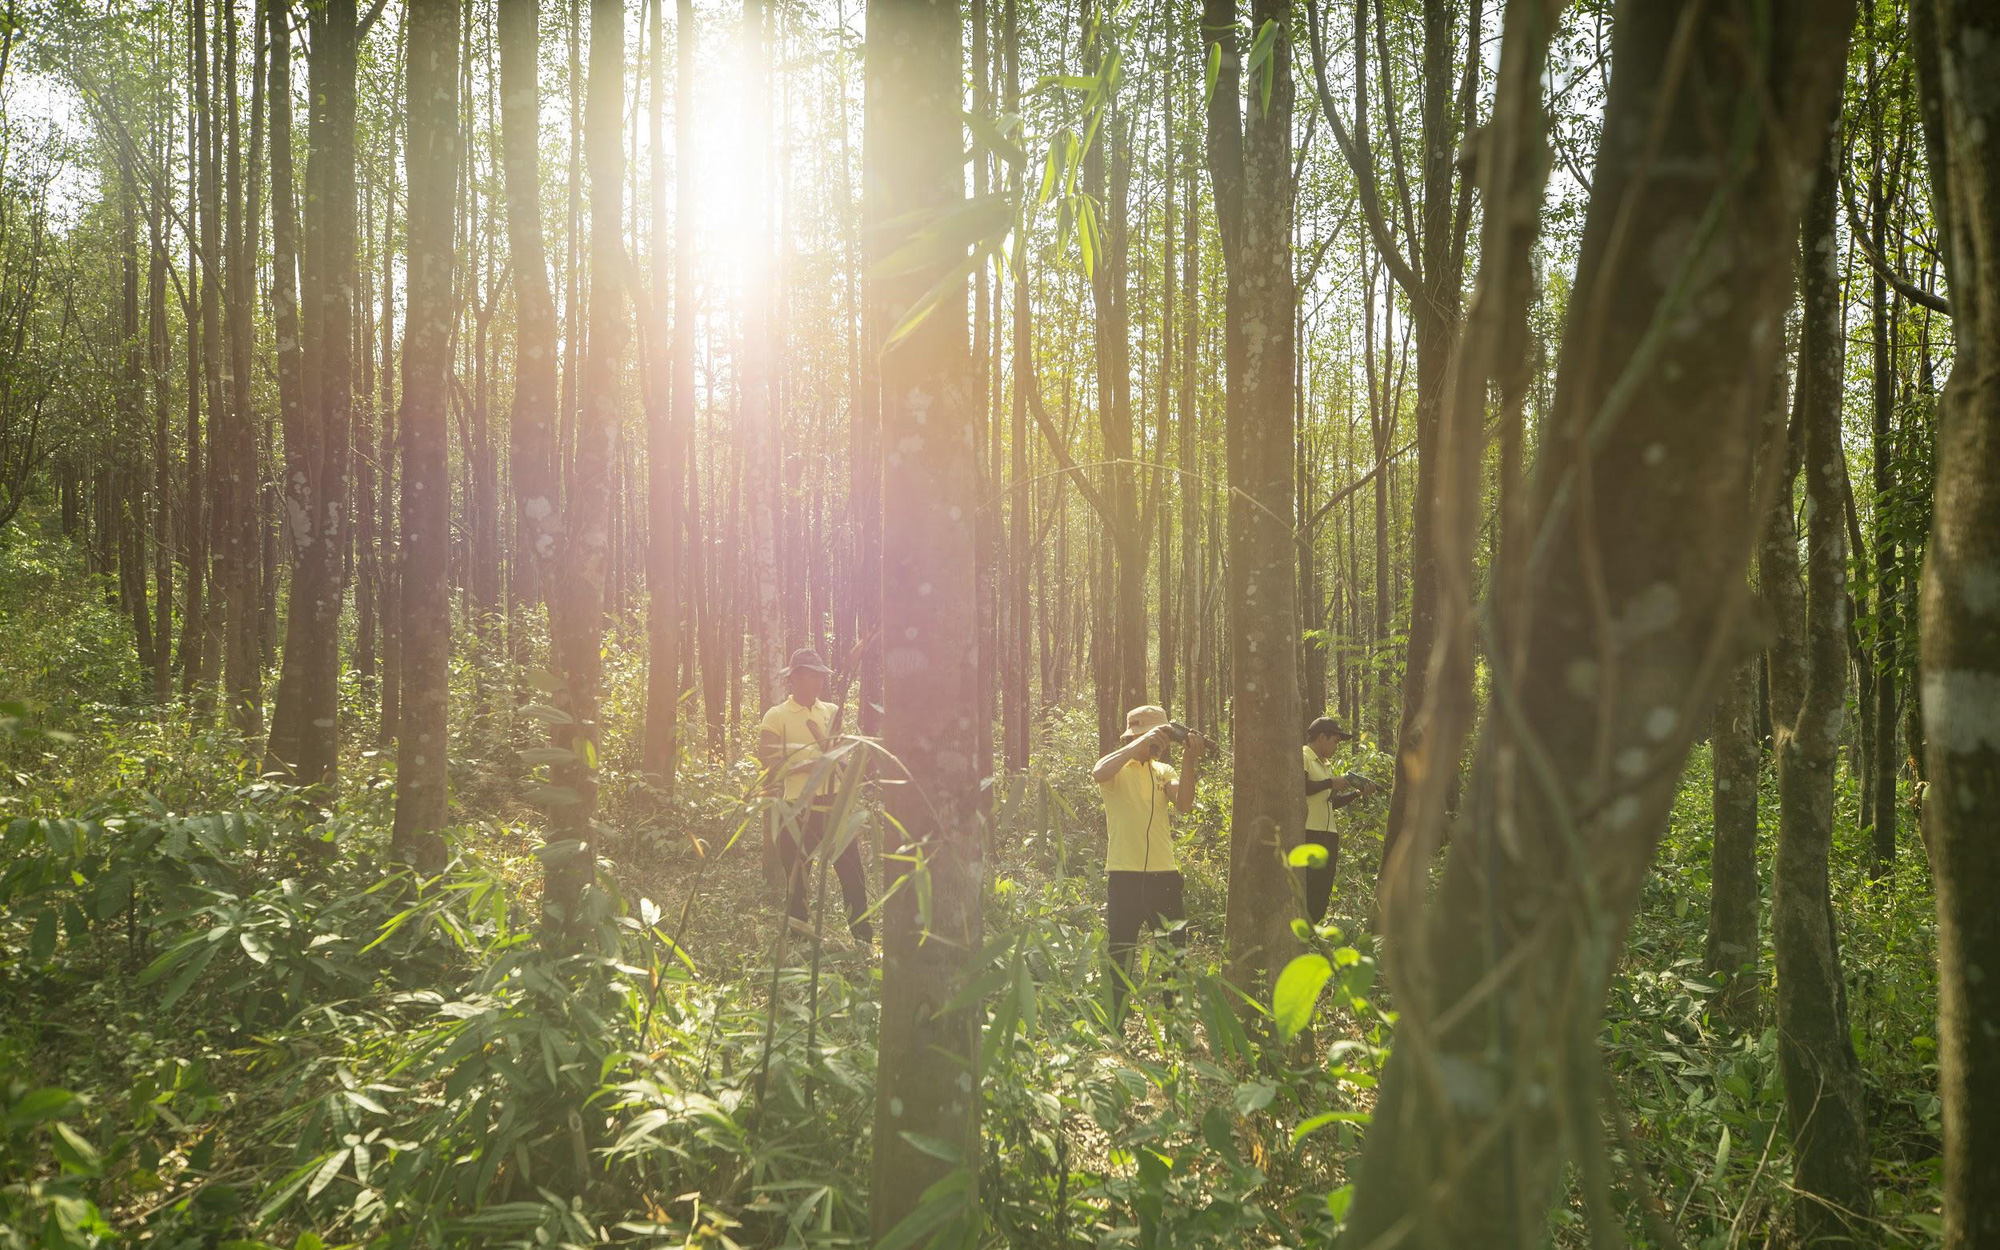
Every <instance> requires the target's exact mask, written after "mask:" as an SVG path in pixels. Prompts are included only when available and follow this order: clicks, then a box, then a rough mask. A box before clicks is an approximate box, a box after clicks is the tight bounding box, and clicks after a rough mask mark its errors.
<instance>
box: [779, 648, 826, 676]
mask: <svg viewBox="0 0 2000 1250" xmlns="http://www.w3.org/2000/svg"><path fill="white" fill-rule="evenodd" d="M793 673H818V674H820V675H821V676H823V677H831V676H832V675H833V670H832V669H830V668H828V667H827V666H826V661H825V660H822V659H820V658H819V652H817V651H815V650H813V649H812V648H811V647H800V648H799V649H798V650H797V651H794V652H792V662H791V663H790V664H787V665H786V666H785V676H787V677H790V676H791V675H792V674H793Z"/></svg>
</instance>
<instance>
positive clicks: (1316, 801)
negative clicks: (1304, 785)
mask: <svg viewBox="0 0 2000 1250" xmlns="http://www.w3.org/2000/svg"><path fill="white" fill-rule="evenodd" d="M1299 750H1301V751H1303V752H1305V757H1306V780H1307V781H1331V780H1332V779H1333V778H1335V777H1339V776H1341V775H1342V774H1343V773H1344V771H1345V770H1343V769H1341V768H1340V767H1339V766H1338V765H1336V764H1335V763H1334V761H1333V760H1332V759H1324V760H1323V759H1321V758H1320V757H1319V752H1317V751H1315V750H1313V749H1312V748H1311V747H1310V746H1302V747H1300V748H1299ZM1333 827H1334V826H1333V791H1331V790H1321V791H1320V792H1319V793H1318V794H1308V795H1307V796H1306V830H1307V832H1309V833H1332V832H1333Z"/></svg>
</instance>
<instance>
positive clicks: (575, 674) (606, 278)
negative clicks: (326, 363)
mask: <svg viewBox="0 0 2000 1250" xmlns="http://www.w3.org/2000/svg"><path fill="white" fill-rule="evenodd" d="M624 96H625V12H624V6H623V4H622V3H621V2H620V0H591V6H590V82H589V87H588V93H587V97H586V102H585V104H584V119H583V129H584V149H585V151H584V163H585V165H586V167H587V168H588V172H589V175H590V330H589V339H588V341H587V342H586V343H585V344H584V354H583V369H582V374H581V376H580V378H579V379H578V380H579V382H580V383H581V406H580V407H579V408H578V410H577V423H576V465H575V469H574V482H573V486H572V489H571V491H570V494H569V501H568V507H567V508H566V510H565V513H564V516H563V518H562V530H561V532H562V548H561V557H560V558H561V565H560V567H559V568H558V569H557V571H556V578H555V583H554V585H553V587H552V588H551V594H552V596H553V602H555V603H556V604H557V605H558V607H557V610H556V611H555V613H554V620H555V621H556V623H557V629H556V631H555V651H556V661H557V676H558V677H559V678H560V680H561V682H562V690H561V694H560V696H559V697H558V699H557V704H556V705H557V707H558V708H559V709H560V710H561V712H562V716H563V719H562V720H560V721H559V722H558V723H557V724H555V725H554V726H553V729H554V734H553V737H554V743H555V745H556V746H557V747H560V748H563V749H564V750H566V751H567V752H568V754H567V756H566V757H565V759H564V761H563V762H561V763H559V764H557V765H555V766H554V774H555V779H556V787H555V791H554V798H553V800H552V804H553V805H552V810H551V822H550V823H551V825H552V826H553V830H554V832H555V833H556V834H557V835H558V845H556V846H552V847H551V848H550V851H549V853H548V860H547V868H546V873H547V880H546V884H545V888H544V892H543V896H542V897H543V902H542V911H543V915H544V918H545V921H546V923H547V926H548V928H549V930H550V932H551V934H552V935H553V937H554V940H555V941H556V942H557V943H558V944H559V945H569V944H573V943H574V942H576V941H577V940H578V939H579V938H580V922H581V910H580V909H581V906H582V903H583V898H584V890H585V888H586V887H587V886H588V885H589V884H590V881H591V880H592V878H593V877H594V875H595V873H596V867H597V849H596V837H595V835H594V834H593V833H592V826H591V821H592V818H593V816H594V815H595V811H596V805H597V751H598V741H599V728H598V723H597V718H598V689H597V687H598V679H599V675H600V673H601V672H602V670H603V660H602V658H601V655H600V651H601V648H602V646H603V640H604V583H605V572H606V564H607V561H608V560H609V557H610V553H611V534H610V526H611V491H612V477H613V475H614V474H615V473H616V472H617V468H618V463H619V456H618V425H619V421H618V398H619V395H618V390H619V388H618V360H619V357H620V355H621V354H622V353H623V352H624V349H625V342H626V339H627V337H628V334H629V326H628V324H627V319H626V314H625V308H624V300H623V298H622V296H623V294H624V283H623V282H622V280H621V279H620V276H619V275H620V273H621V272H622V268H623V266H624V264H625V247H624V242H623V236H622V230H621V226H622V221H623V217H624V181H625V157H624V149H623V146H622V145H621V144H620V142H619V137H620V132H621V131H622V129H623V127H624V116H625V113H624V108H625V105H624Z"/></svg>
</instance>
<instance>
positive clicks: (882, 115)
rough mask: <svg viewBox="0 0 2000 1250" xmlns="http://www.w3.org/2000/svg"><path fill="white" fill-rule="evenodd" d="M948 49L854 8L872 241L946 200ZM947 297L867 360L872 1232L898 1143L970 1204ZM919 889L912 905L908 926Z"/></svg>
mask: <svg viewBox="0 0 2000 1250" xmlns="http://www.w3.org/2000/svg"><path fill="white" fill-rule="evenodd" d="M960 47H961V25H960V21H959V6H958V4H957V2H956V0H871V3H870V4H869V5H868V10H867V47H866V53H865V55H866V60H867V84H868V85H867V95H866V100H867V105H866V107H867V110H868V115H869V118H870V127H871V129H870V135H869V139H870V142H871V143H875V142H877V141H878V140H879V148H878V149H877V150H876V151H875V152H873V153H871V156H872V157H873V158H874V159H873V161H872V164H873V168H874V171H875V172H876V174H878V175H879V180H878V182H877V183H876V186H875V190H876V193H877V194H876V197H875V198H874V199H872V201H871V202H870V209H871V213H870V218H869V223H868V224H879V223H881V222H900V223H901V224H900V225H897V226H891V227H889V228H888V229H889V230H890V232H891V233H894V232H896V231H899V230H911V229H913V227H912V226H911V224H910V223H911V222H912V221H929V220H933V219H936V218H938V217H941V216H942V215H943V214H945V213H948V212H949V211H951V210H952V209H953V208H954V207H955V206H957V205H958V204H959V203H960V202H961V201H962V200H963V197H964V190H963V187H964V183H963V181H962V174H963V166H962V164H961V152H962V151H963V148H962V143H963V139H962V135H961V124H960V121H959V115H960V111H961V110H960V106H959V86H960V81H961V70H960V62H959V57H960V51H959V50H960ZM914 228H920V227H914ZM902 241H903V240H902V239H900V238H899V239H895V240H891V241H889V244H888V245H889V246H891V247H894V246H896V245H898V244H899V243H900V242H902ZM957 262H958V257H957V256H955V255H952V254H951V253H949V252H947V251H946V250H944V249H942V248H940V249H938V250H937V253H936V255H935V256H933V257H930V258H927V263H925V264H924V265H923V266H922V267H921V268H920V269H918V270H917V271H916V272H912V273H907V274H902V275H898V276H894V277H877V278H873V279H871V280H870V289H869V291H868V299H869V302H870V303H871V304H872V305H875V306H876V307H877V309H878V311H879V313H880V314H881V315H882V316H884V317H886V318H887V319H888V321H889V323H890V324H894V323H895V322H896V321H900V320H901V319H902V317H903V314H904V313H905V312H906V311H907V310H909V309H910V307H911V306H912V305H913V304H914V303H915V302H916V301H917V300H918V299H920V298H922V297H923V296H924V294H925V293H926V292H927V291H930V290H931V289H932V288H933V287H935V286H936V285H937V284H938V283H939V282H940V281H942V280H943V279H944V278H945V275H946V274H948V273H949V272H950V271H951V269H952V267H953V266H954V265H955V264H956V263H957ZM966 303H967V300H966V289H965V283H964V280H963V279H962V278H961V279H959V280H957V281H955V282H953V283H951V285H950V286H949V287H948V289H947V290H946V291H945V292H944V294H943V297H942V298H941V299H940V301H939V303H938V304H937V306H936V307H935V308H934V309H933V310H932V311H931V313H930V315H928V316H927V317H925V318H924V319H923V320H922V322H920V323H919V324H918V325H917V326H916V327H915V329H913V330H912V331H911V332H910V333H909V334H908V335H907V336H906V337H905V338H903V339H902V340H901V341H900V342H899V343H897V344H895V345H894V346H892V347H890V348H889V349H888V350H887V351H886V352H884V353H883V355H882V357H881V362H880V368H881V417H882V431H881V432H882V447H883V451H884V466H883V474H882V490H883V493H882V511H883V525H882V592H881V593H882V638H883V645H882V663H883V700H884V702H883V712H884V723H883V741H884V745H885V746H886V748H887V749H888V751H889V752H890V753H891V754H892V755H893V756H894V757H895V758H896V759H897V760H899V761H900V762H901V766H902V767H903V768H904V769H906V770H907V772H908V774H909V782H908V784H905V785H899V786H894V787H890V788H889V789H887V790H886V792H885V797H886V801H887V807H888V814H889V815H890V817H892V818H893V819H894V821H895V822H896V823H897V824H898V825H900V827H901V829H902V831H903V839H904V841H905V844H906V852H907V853H909V854H912V855H914V856H916V857H917V858H918V859H919V860H920V861H921V865H922V867H921V869H919V871H921V872H922V873H923V874H924V875H925V877H926V878H927V880H926V881H924V882H923V883H921V884H920V883H919V882H918V881H915V880H910V879H905V880H903V881H902V882H901V884H900V888H896V889H895V890H894V892H893V894H891V895H890V896H889V897H888V898H887V900H886V901H885V903H884V908H883V919H884V924H883V935H882V1015H881V1025H880V1033H879V1043H878V1053H879V1062H878V1067H877V1071H878V1073H879V1076H878V1079H877V1084H876V1094H875V1142H874V1151H875V1154H874V1168H873V1187H872V1192H871V1214H872V1222H873V1224H874V1230H875V1233H876V1236H877V1237H880V1236H882V1235H883V1234H886V1233H887V1232H888V1231H889V1230H890V1229H892V1228H894V1227H895V1226H896V1225H897V1224H898V1223H900V1222H901V1221H902V1220H903V1219H904V1218H905V1217H907V1216H908V1215H909V1214H910V1213H911V1212H912V1211H914V1210H915V1209H916V1208H917V1206H918V1204H919V1202H920V1200H921V1198H922V1196H923V1194H924V1192H925V1190H926V1189H928V1188H929V1187H930V1186H931V1185H932V1184H934V1183H935V1182H937V1181H939V1180H941V1179H942V1178H944V1177H945V1176H946V1175H947V1174H949V1173H951V1172H953V1171H954V1166H953V1165H952V1164H950V1163H947V1162H945V1161H943V1160H941V1159H939V1158H937V1157H936V1156H935V1155H933V1154H931V1153H930V1152H928V1151H925V1150H923V1149H920V1148H918V1147H917V1146H915V1145H912V1144H911V1140H910V1138H911V1137H912V1136H917V1137H919V1138H921V1137H929V1138H934V1139H936V1140H939V1141H943V1142H948V1143H950V1144H951V1146H952V1147H953V1148H955V1149H956V1150H957V1151H958V1152H959V1154H960V1157H961V1158H962V1159H963V1160H965V1161H966V1165H967V1166H966V1167H965V1168H963V1169H962V1170H963V1172H964V1187H963V1188H962V1189H961V1190H959V1191H958V1195H959V1197H958V1201H959V1203H960V1205H959V1206H958V1207H957V1209H956V1211H954V1212H953V1213H952V1215H951V1217H950V1218H951V1220H952V1221H953V1222H954V1223H965V1222H972V1221H976V1220H977V1219H978V1211H979V1195H978V1187H977V1186H978V1181H977V1177H978V1168H979V1162H978V1160H979V1158H980V1154H979V1149H978V1143H979V1106H980V1088H979V1085H980V1081H979V1036H980V1025H981V1021H982V1019H983V1013H982V1011H981V1010H980V1008H979V1005H978V1004H977V1002H973V1003H968V1004H963V1005H960V1006H957V1007H953V1008H952V1009H950V1010H946V1008H947V1006H948V1005H949V1003H950V1000H951V999H952V998H953V997H954V996H956V995H957V994H958V993H959V991H960V990H961V989H962V988H963V985H964V982H965V978H966V977H967V976H968V975H970V973H971V972H972V971H973V970H974V968H975V966H976V963H977V956H978V953H979V950H980V946H981V942H982V932H981V916H980V906H981V901H982V897H983V893H984V887H983V882H982V873H983V871H984V864H983V861H982V851H983V846H984V837H985V832H984V829H983V822H982V819H981V817H982V806H983V805H982V803H981V794H980V784H979V783H980V776H979V764H978V746H979V732H978V725H977V724H976V721H975V718H976V716H977V715H979V714H981V713H982V709H981V705H980V703H979V693H980V692H979V689H978V676H977V673H978V665H977V663H976V658H977V654H978V646H979V627H978V620H977V599H976V586H975V582H976V580H977V573H978V570H977V567H976V562H975V532H974V531H975V525H976V520H975V517H974V508H973V507H972V506H971V501H973V500H974V499H976V498H978V493H977V492H978V478H979V469H978V452H977V448H976V443H975V439H976V438H977V436H978V434H979V422H978V417H979V414H980V412H981V405H982V396H981V394H980V391H979V386H978V377H977V371H976V369H975V368H974V364H973V361H972V359H971V356H970V353H969V349H968V346H967V343H966V322H967V316H966ZM901 871H905V870H899V875H900V872H901ZM920 892H923V893H928V895H929V899H930V903H929V907H928V908H927V909H926V910H927V912H928V916H927V925H926V917H925V916H924V915H922V914H920V904H919V894H920ZM926 928H928V932H926Z"/></svg>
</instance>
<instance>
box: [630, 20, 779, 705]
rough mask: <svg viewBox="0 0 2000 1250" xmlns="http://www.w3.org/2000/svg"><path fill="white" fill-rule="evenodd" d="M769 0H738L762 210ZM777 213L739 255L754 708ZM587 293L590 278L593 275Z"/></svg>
mask: <svg viewBox="0 0 2000 1250" xmlns="http://www.w3.org/2000/svg"><path fill="white" fill-rule="evenodd" d="M772 12H773V10H772V9H771V8H770V5H769V0H743V40H744V47H745V53H744V55H745V58H746V60H745V64H746V65H747V66H748V67H749V69H748V74H749V77H748V90H747V92H746V94H745V107H744V110H743V111H744V116H745V118H746V121H745V125H746V127H747V129H748V140H747V142H748V151H747V152H746V153H745V154H744V157H743V170H744V175H743V176H744V177H745V178H746V179H747V180H748V183H749V189H748V194H747V196H746V202H748V203H750V204H753V205H756V206H758V207H757V209H756V210H755V211H757V212H760V213H762V212H767V211H768V210H767V208H766V204H767V197H768V193H769V186H768V183H769V177H768V175H769V168H770V164H771V154H770V148H771V126H770V100H769V94H770V83H769V78H768V75H769V73H770V68H769V57H770V51H769V40H768V39H767V37H766V32H765V24H766V23H767V22H768V21H770V20H772V16H771V15H772ZM777 225H778V217H777V214H776V213H775V212H770V213H769V216H768V217H767V218H760V220H759V222H758V227H759V228H758V229H757V230H755V231H753V232H752V236H751V237H752V239H753V240H755V241H754V242H753V243H752V244H751V246H752V247H753V248H755V249H757V251H756V252H755V253H754V254H752V255H751V256H748V257H745V258H744V280H743V281H744V293H743V367H742V373H743V377H742V388H743V394H742V403H743V414H742V421H741V423H740V428H741V429H742V431H743V454H744V456H745V457H746V461H747V463H746V466H745V470H744V471H745V473H746V475H747V480H746V482H745V486H746V490H745V494H746V496H747V498H746V502H747V503H748V505H749V522H750V524H749V540H750V542H749V548H750V550H749V560H748V562H747V564H746V566H745V567H746V569H747V572H748V576H749V578H750V593H751V598H752V602H751V618H750V621H749V625H750V629H751V633H752V635H753V637H754V639H755V646H756V650H755V654H754V661H755V667H754V669H753V672H754V674H755V676H756V679H757V695H758V703H759V706H763V707H769V706H770V705H771V704H773V703H776V702H777V701H778V700H779V699H780V698H782V697H784V682H783V679H782V678H781V677H780V676H779V675H778V670H779V669H781V668H783V667H784V664H785V656H784V647H785V619H784V607H785V596H787V595H789V594H792V593H795V588H793V587H790V586H781V585H780V584H779V572H778V541H779V539H778V526H779V518H780V515H781V511H780V507H779V495H780V492H781V490H782V488H783V483H784V461H783V456H782V454H781V452H780V450H779V446H778V425H779V412H778V409H777V405H776V404H775V403H774V402H773V395H774V391H775V387H774V386H773V384H772V373H773V369H774V368H775V367H776V353H775V352H774V350H773V346H772V344H773V336H772V328H771V278H770V270H771V266H772V264H773V263H774V260H775V257H776V254H777V248H776V246H775V244H772V243H766V242H764V241H765V240H769V239H770V238H771V237H772V232H773V231H774V230H775V229H776V228H777ZM592 281H593V287H592V289H593V290H595V289H596V288H595V278H594V276H593V280H592Z"/></svg>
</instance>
